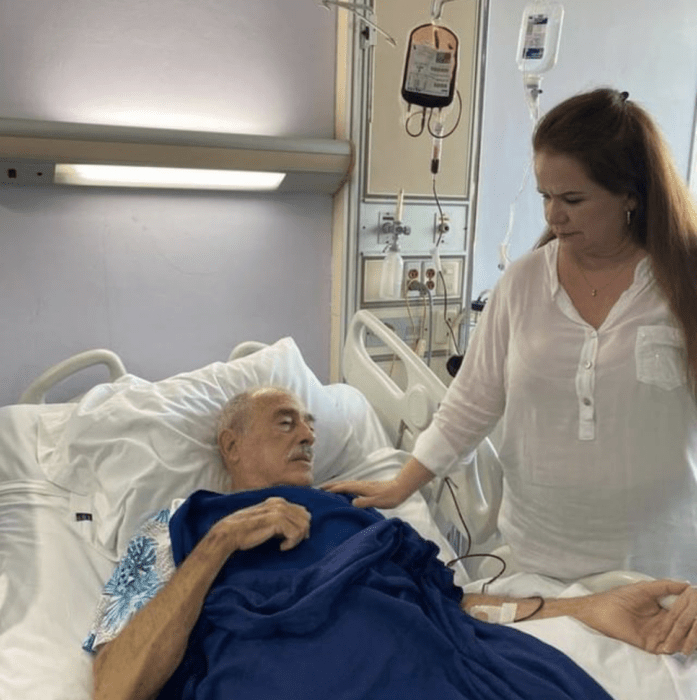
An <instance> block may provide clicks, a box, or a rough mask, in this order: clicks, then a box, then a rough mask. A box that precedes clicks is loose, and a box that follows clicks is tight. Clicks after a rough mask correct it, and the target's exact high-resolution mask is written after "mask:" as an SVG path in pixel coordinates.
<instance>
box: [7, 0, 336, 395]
mask: <svg viewBox="0 0 697 700" xmlns="http://www.w3.org/2000/svg"><path fill="white" fill-rule="evenodd" d="M0 16H2V18H3V22H2V24H0V117H12V118H28V119H53V120H60V121H74V122H94V123H109V124H123V125H134V126H160V127H167V128H181V129H201V130H211V131H230V132H239V133H256V134H268V135H279V136H286V135H296V136H314V137H325V138H331V137H332V136H333V126H334V62H335V14H334V13H331V14H330V13H328V12H325V11H323V10H322V9H321V8H318V7H317V5H316V4H315V3H314V2H313V0H256V1H255V2H248V1H247V0H245V1H244V2H243V1H242V0H198V1H197V2H191V1H190V0H149V1H148V2H139V1H138V0H119V2H115V1H114V0H60V1H59V2H56V1H55V0H31V2H27V1H26V0H0ZM331 205H332V202H331V197H330V196H322V195H283V196H266V195H264V196H250V195H235V194H224V195H222V194H189V193H182V194H171V193H153V192H149V193H148V192H143V193H138V192H123V191H121V192H107V191H91V192H87V191H84V190H79V191H78V190H65V191H63V190H60V191H59V190H57V189H53V190H51V189H43V190H30V189H19V188H17V189H15V188H10V187H4V188H2V189H1V190H0V405H4V404H7V403H12V402H14V401H16V400H17V398H18V397H19V394H20V393H21V391H22V390H23V388H24V387H25V386H26V384H27V383H28V382H29V381H30V380H31V379H33V378H34V377H35V376H36V375H37V374H39V373H40V372H41V371H43V370H44V369H45V368H46V367H48V366H49V365H51V364H53V363H55V362H57V361H59V360H61V359H63V358H64V357H67V356H69V355H71V354H73V353H76V352H79V351H82V350H85V349H87V348H92V347H109V348H111V349H113V350H115V351H116V352H118V353H119V354H120V355H121V356H122V358H123V359H124V361H125V363H126V365H127V367H128V368H129V370H130V371H132V372H134V373H136V374H139V375H141V376H143V377H146V378H149V379H158V378H161V377H165V376H168V375H170V374H173V373H175V372H178V371H184V370H189V369H193V368H196V367H198V366H201V365H203V364H205V363H207V362H211V361H214V360H218V359H225V358H226V357H227V355H228V353H229V351H230V349H231V348H232V347H233V345H234V344H235V343H237V342H239V341H242V340H248V339H257V340H262V341H267V342H272V341H274V340H276V339H277V338H279V337H281V336H283V335H292V336H293V337H295V338H296V340H297V342H298V344H299V346H300V347H301V350H302V351H303V353H304V355H305V357H306V359H307V361H308V363H309V364H310V365H311V366H312V367H313V369H314V370H315V371H316V373H317V374H318V376H319V377H320V378H322V379H327V378H328V375H329V349H330V348H329V343H330V337H329V334H330V286H331V277H330V275H331V273H330V262H331ZM56 398H57V397H56Z"/></svg>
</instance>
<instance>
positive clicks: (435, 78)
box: [404, 44, 453, 97]
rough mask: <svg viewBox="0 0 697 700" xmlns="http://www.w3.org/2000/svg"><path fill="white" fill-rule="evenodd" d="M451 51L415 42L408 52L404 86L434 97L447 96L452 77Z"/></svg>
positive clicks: (411, 90)
mask: <svg viewBox="0 0 697 700" xmlns="http://www.w3.org/2000/svg"><path fill="white" fill-rule="evenodd" d="M452 59H453V54H452V51H439V50H438V49H435V48H433V47H432V46H428V45H426V44H417V45H415V46H413V47H412V49H411V51H410V53H409V66H408V68H407V77H406V81H405V84H404V87H405V88H406V89H407V90H408V91H410V92H417V93H421V94H423V95H433V96H434V97H448V95H449V94H450V82H451V77H452V70H453V68H452Z"/></svg>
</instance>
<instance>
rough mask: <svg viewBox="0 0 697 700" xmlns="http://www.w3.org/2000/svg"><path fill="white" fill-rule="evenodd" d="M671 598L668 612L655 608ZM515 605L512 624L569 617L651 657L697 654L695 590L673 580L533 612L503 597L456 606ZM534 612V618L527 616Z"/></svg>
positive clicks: (533, 604)
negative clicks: (522, 619) (643, 651)
mask: <svg viewBox="0 0 697 700" xmlns="http://www.w3.org/2000/svg"><path fill="white" fill-rule="evenodd" d="M669 595H673V596H677V598H676V600H675V601H674V603H673V604H672V605H671V606H670V610H666V609H665V608H664V607H662V605H661V600H662V599H663V598H665V597H666V596H669ZM507 602H510V603H516V604H517V606H518V610H517V616H516V619H521V618H527V617H528V616H529V615H531V617H529V619H531V620H542V619H545V618H551V617H560V616H564V615H567V616H570V617H574V618H576V619H577V620H579V621H580V622H583V623H584V624H586V625H588V626H589V627H591V628H593V629H594V630H596V631H598V632H602V633H603V634H605V635H607V636H608V637H613V638H615V639H619V640H621V641H623V642H627V643H629V644H633V645H634V646H636V647H639V648H640V649H644V650H645V651H648V652H651V653H653V654H674V653H676V652H682V653H683V654H687V655H689V654H692V653H693V652H694V651H695V650H696V649H697V590H696V589H695V588H692V587H691V586H690V584H688V583H683V582H679V581H669V580H659V581H642V582H640V583H633V584H631V585H628V586H620V587H618V588H614V589H612V590H610V591H606V592H604V593H593V594H591V595H587V596H579V597H576V598H548V599H545V601H544V605H543V606H542V607H541V608H540V609H539V610H538V611H537V612H534V611H535V609H536V608H537V607H538V606H539V599H527V598H524V599H520V598H505V597H500V596H490V595H479V594H476V593H475V594H471V595H466V596H465V597H463V599H462V602H461V604H460V607H461V608H462V609H463V610H464V611H465V612H469V611H470V610H471V608H472V607H473V606H475V605H494V606H500V605H502V604H503V603H507ZM532 613H534V614H532Z"/></svg>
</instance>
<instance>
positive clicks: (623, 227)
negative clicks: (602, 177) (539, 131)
mask: <svg viewBox="0 0 697 700" xmlns="http://www.w3.org/2000/svg"><path fill="white" fill-rule="evenodd" d="M535 174H536V176H537V188H538V190H539V191H540V193H541V194H542V199H543V202H544V212H545V219H546V220H547V224H548V225H549V229H550V231H551V232H552V233H553V234H554V236H556V237H557V238H558V239H559V245H560V246H568V250H569V252H573V253H576V254H581V255H588V256H594V257H608V256H612V255H613V254H615V253H617V252H618V251H620V250H621V249H622V248H624V246H625V245H626V244H627V242H628V240H629V239H628V236H627V210H633V209H634V208H635V207H636V201H635V200H634V198H632V197H630V196H629V195H626V194H621V195H618V194H614V193H613V192H610V191H609V190H606V189H605V188H604V187H602V186H601V185H599V184H598V183H596V182H594V181H593V180H591V179H590V178H589V177H588V175H587V174H586V171H585V168H584V167H583V165H582V164H581V162H580V161H578V160H576V158H573V157H572V156H568V155H564V154H562V153H555V152H553V151H544V150H543V151H539V152H538V153H537V154H536V155H535Z"/></svg>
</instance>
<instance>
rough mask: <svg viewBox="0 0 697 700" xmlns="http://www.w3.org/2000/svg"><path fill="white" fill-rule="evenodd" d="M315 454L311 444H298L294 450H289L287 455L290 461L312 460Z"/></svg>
mask: <svg viewBox="0 0 697 700" xmlns="http://www.w3.org/2000/svg"><path fill="white" fill-rule="evenodd" d="M314 456H315V451H314V449H313V448H312V445H299V446H298V447H296V448H295V449H294V450H292V451H291V453H290V455H289V459H290V461H291V462H292V461H295V460H296V459H304V460H305V461H307V462H312V460H313V459H314Z"/></svg>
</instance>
